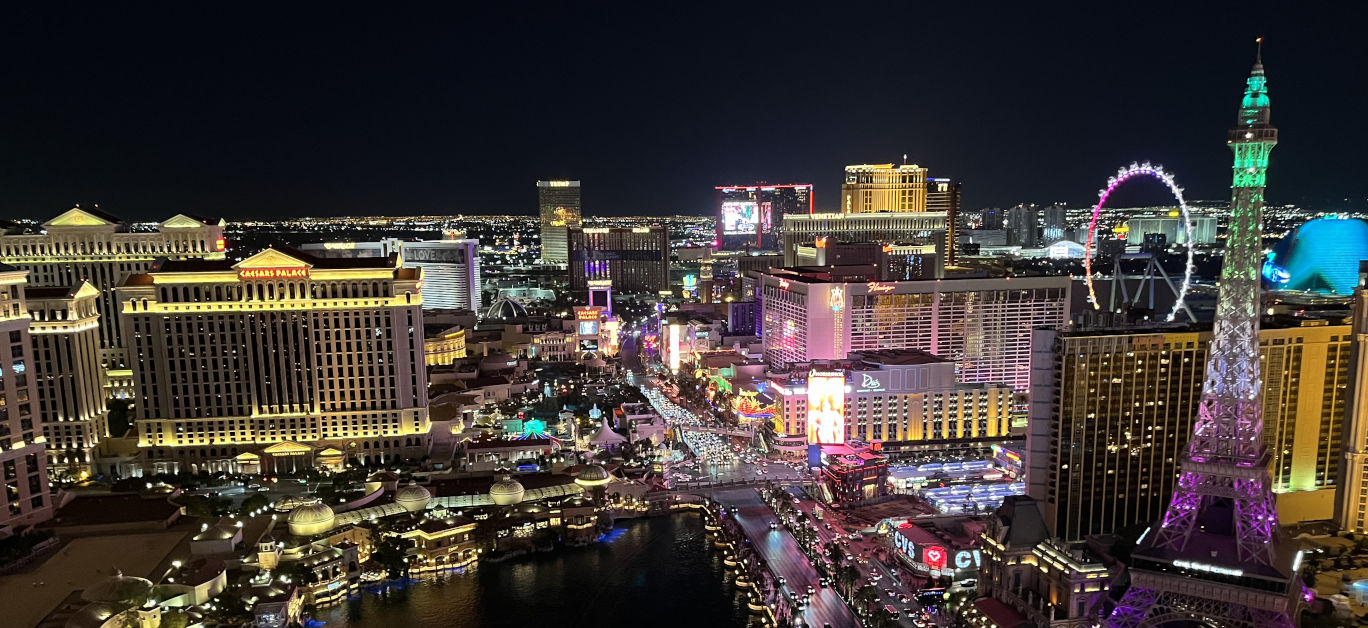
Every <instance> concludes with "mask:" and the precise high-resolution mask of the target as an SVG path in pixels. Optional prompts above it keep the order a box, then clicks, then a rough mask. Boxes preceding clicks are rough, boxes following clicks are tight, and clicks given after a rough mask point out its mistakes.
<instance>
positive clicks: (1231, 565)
mask: <svg viewBox="0 0 1368 628" xmlns="http://www.w3.org/2000/svg"><path fill="white" fill-rule="evenodd" d="M1262 48H1263V44H1262V38H1261V39H1260V42H1259V54H1258V57H1257V60H1256V61H1255V63H1254V69H1253V70H1252V71H1251V72H1250V74H1249V79H1248V80H1246V87H1245V93H1244V100H1243V102H1241V103H1240V117H1239V124H1238V125H1237V126H1236V127H1235V129H1233V130H1231V131H1230V136H1229V141H1228V142H1227V143H1228V144H1230V148H1231V149H1232V150H1234V152H1235V167H1234V180H1233V182H1232V183H1231V191H1232V195H1231V201H1230V223H1229V228H1228V230H1227V238H1226V254H1225V264H1224V266H1223V267H1222V268H1221V286H1220V294H1219V297H1218V298H1217V301H1216V322H1215V327H1214V329H1213V332H1212V340H1211V346H1210V350H1209V352H1208V358H1207V369H1206V381H1205V382H1204V383H1203V385H1202V398H1201V403H1200V405H1199V407H1198V411H1197V412H1198V414H1197V420H1196V421H1194V422H1193V428H1192V439H1191V441H1190V442H1189V444H1188V451H1187V455H1186V456H1185V458H1184V459H1183V460H1182V462H1181V471H1182V475H1181V476H1180V477H1179V480H1178V487H1177V489H1176V490H1175V491H1174V494H1173V501H1172V502H1170V503H1169V507H1168V510H1167V511H1166V512H1165V513H1164V518H1163V519H1162V520H1161V521H1159V522H1157V523H1154V524H1151V525H1150V527H1149V528H1148V529H1146V530H1145V532H1144V534H1142V535H1141V537H1140V541H1139V543H1138V544H1137V546H1136V548H1135V550H1134V551H1133V552H1132V554H1131V555H1132V559H1133V560H1132V563H1131V566H1130V569H1129V571H1128V575H1129V579H1130V587H1129V589H1127V590H1126V593H1125V595H1124V596H1123V597H1122V598H1121V600H1120V601H1119V602H1118V603H1117V605H1116V607H1115V609H1114V610H1113V611H1112V613H1111V615H1110V616H1109V617H1108V618H1107V623H1108V625H1110V626H1113V627H1116V628H1148V627H1151V626H1169V627H1173V626H1206V627H1210V628H1291V627H1292V626H1294V625H1295V623H1296V618H1297V614H1298V613H1299V612H1300V610H1301V608H1302V605H1303V596H1304V593H1305V592H1304V589H1303V587H1302V585H1301V582H1300V579H1299V578H1298V577H1297V570H1298V569H1299V568H1300V566H1301V565H1300V563H1301V553H1300V552H1298V551H1297V550H1296V547H1295V545H1294V544H1293V543H1292V542H1290V541H1289V540H1288V539H1287V538H1286V535H1285V534H1284V533H1283V532H1282V530H1281V529H1280V528H1279V527H1278V510H1277V508H1276V506H1275V505H1274V502H1273V492H1272V490H1270V488H1271V482H1270V480H1269V475H1268V461H1269V454H1268V452H1267V451H1266V448H1265V446H1264V435H1263V395H1262V385H1263V384H1262V378H1261V375H1260V369H1259V314H1260V309H1261V307H1260V299H1259V291H1260V286H1259V269H1260V266H1261V262H1262V257H1263V256H1262V251H1263V244H1262V226H1261V221H1262V218H1263V206H1264V176H1265V173H1266V172H1267V169H1268V155H1269V153H1270V152H1272V150H1273V146H1274V145H1275V144H1277V143H1278V130H1277V129H1276V128H1274V127H1273V125H1271V124H1269V122H1268V91H1267V79H1266V78H1265V77H1264V69H1263V49H1262Z"/></svg>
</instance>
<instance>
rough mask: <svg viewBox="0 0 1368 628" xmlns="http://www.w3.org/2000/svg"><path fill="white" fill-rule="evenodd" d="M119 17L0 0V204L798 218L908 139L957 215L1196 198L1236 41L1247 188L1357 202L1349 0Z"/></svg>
mask: <svg viewBox="0 0 1368 628" xmlns="http://www.w3.org/2000/svg"><path fill="white" fill-rule="evenodd" d="M26 4H32V5H37V4H52V3H26ZM110 4H113V3H110ZM118 4H119V5H120V8H115V7H111V6H99V7H98V8H94V9H80V8H78V7H76V6H74V5H72V6H62V7H60V8H59V9H60V10H57V9H48V8H19V7H6V15H5V18H4V20H3V22H4V26H3V29H2V30H0V51H3V53H4V55H5V61H6V62H5V64H4V68H5V71H4V77H5V82H4V90H3V93H0V114H3V115H0V129H3V130H2V131H0V217H6V218H21V217H49V216H52V215H55V214H56V213H58V212H59V211H60V210H62V209H65V208H66V207H69V206H70V205H71V204H73V203H77V202H81V203H100V204H101V207H102V208H103V209H105V210H106V211H109V212H111V213H114V214H118V215H121V216H124V217H126V218H131V219H161V218H165V217H167V216H169V215H171V214H172V213H174V212H179V211H188V212H193V213H199V214H203V215H210V216H224V217H227V218H229V219H234V218H248V217H267V216H290V215H293V216H303V215H348V214H377V213H379V214H413V213H439V214H452V213H470V214H500V213H502V214H510V213H512V214H531V213H533V212H534V210H535V203H536V192H535V189H534V182H535V181H536V180H537V179H539V178H577V179H582V180H583V181H584V205H585V213H586V215H594V214H601V215H622V214H668V213H677V212H678V213H695V214H697V213H703V212H705V211H707V210H709V209H710V207H711V206H712V205H713V204H714V203H715V192H714V191H713V189H712V188H713V186H714V185H717V184H723V183H748V182H753V181H769V182H772V183H782V182H809V183H813V184H815V185H816V189H817V195H818V197H817V199H818V208H819V209H822V208H835V207H836V205H837V196H838V192H839V185H840V179H841V168H842V166H843V165H845V164H848V163H880V162H889V161H894V162H896V161H901V159H902V155H903V154H904V153H907V154H908V157H909V161H911V162H915V163H919V164H922V165H924V166H927V167H929V168H930V172H931V174H932V176H948V177H954V178H957V179H960V180H962V181H963V182H964V198H965V204H966V206H967V207H969V208H977V207H984V206H1004V205H1011V204H1015V203H1017V202H1040V203H1048V202H1052V201H1065V202H1073V203H1079V204H1082V203H1089V202H1092V201H1094V200H1095V198H1096V191H1097V189H1098V188H1099V187H1100V186H1101V185H1102V184H1103V183H1104V182H1105V179H1106V177H1107V176H1108V175H1109V174H1111V173H1113V172H1114V171H1115V170H1116V168H1117V167H1118V166H1121V165H1124V164H1127V163H1129V162H1131V161H1133V160H1145V159H1149V160H1153V161H1155V162H1158V163H1162V164H1164V165H1165V166H1166V167H1168V168H1169V169H1171V170H1173V171H1174V172H1176V173H1177V175H1178V178H1179V182H1180V184H1182V185H1184V186H1185V187H1187V188H1188V191H1189V197H1190V198H1198V199H1220V198H1224V197H1225V196H1226V194H1227V188H1228V186H1229V177H1230V174H1229V164H1230V156H1229V151H1228V149H1227V148H1226V147H1225V132H1226V130H1227V129H1228V128H1230V127H1231V126H1233V124H1234V122H1235V114H1236V108H1237V106H1238V104H1239V97H1240V94H1241V91H1242V88H1243V81H1244V78H1245V77H1246V75H1247V74H1248V71H1249V67H1250V64H1251V63H1252V62H1253V59H1254V38H1255V36H1257V35H1260V34H1262V35H1264V36H1265V37H1266V45H1265V49H1264V61H1265V65H1266V67H1267V70H1268V75H1269V89H1270V94H1271V97H1272V103H1273V123H1274V124H1275V125H1276V126H1278V127H1279V129H1280V130H1281V134H1282V135H1281V144H1280V145H1279V146H1278V148H1277V149H1276V150H1275V151H1274V153H1273V162H1272V166H1271V169H1270V174H1269V185H1270V187H1269V192H1268V195H1269V198H1270V200H1271V201H1272V202H1301V203H1306V204H1309V205H1311V206H1313V207H1315V208H1317V209H1328V210H1333V209H1345V208H1351V207H1352V208H1362V207H1364V206H1365V197H1368V176H1364V172H1365V168H1368V158H1365V156H1364V155H1365V154H1368V153H1366V152H1365V150H1364V149H1363V148H1362V144H1363V142H1364V134H1365V131H1364V123H1363V120H1364V117H1365V114H1368V63H1365V60H1368V52H1365V51H1366V50H1368V47H1365V44H1364V37H1363V29H1364V28H1365V23H1368V10H1365V9H1364V8H1363V7H1364V6H1365V3H1363V2H1325V3H1321V2H1298V3H1290V2H1289V3H1258V2H1246V3H1230V4H1226V3H1214V2H1212V3H1208V2H1184V3H1176V4H1172V5H1165V4H1160V3H1138V2H1137V3H1106V4H1105V5H1104V4H1102V3H1086V4H1082V3H1081V4H1079V8H1062V7H1059V8H1042V6H1041V5H1044V4H1053V3H1021V2H1014V3H991V2H990V3H984V2H960V3H948V4H946V5H945V6H936V5H932V4H928V3H922V2H896V1H892V2H878V3H830V4H828V5H826V7H827V8H825V9H822V10H820V11H804V10H801V9H800V8H799V6H800V5H798V4H793V3H789V4H776V5H772V6H770V7H768V8H747V9H738V8H735V7H733V6H730V5H726V4H718V5H705V4H693V3H638V4H634V5H624V6H620V7H607V5H597V4H595V5H592V6H590V5H589V4H588V3H586V6H585V7H583V8H576V9H570V8H565V7H564V5H562V8H559V9H548V8H541V7H540V5H534V4H519V3H451V4H449V5H448V7H449V8H447V9H440V11H445V12H429V11H426V10H417V9H411V8H410V9H406V8H403V7H398V6H392V5H390V4H386V3H372V4H369V5H367V7H365V8H361V7H353V8H348V7H347V6H346V5H343V4H318V5H314V6H312V7H303V8H301V7H294V8H282V7H283V6H284V5H285V4H286V3H272V4H262V5H245V4H237V3H229V4H224V3H216V4H205V3H180V4H172V5H165V6H155V5H152V4H150V3H127V6H136V7H137V8H136V9H133V10H131V11H130V10H126V9H123V8H122V7H123V6H125V4H126V3H118ZM210 7H212V9H211V8H210ZM215 9H222V10H227V9H232V10H234V12H233V13H222V12H214V10H215ZM45 10H46V11H52V12H50V13H42V14H39V13H25V11H45ZM1139 187H1143V186H1139ZM1155 187H1156V188H1157V185H1156V186H1155ZM1150 191H1152V190H1143V189H1137V190H1136V191H1133V193H1132V194H1129V195H1127V196H1125V197H1123V198H1121V199H1119V201H1120V202H1123V203H1124V202H1128V201H1129V202H1136V203H1143V202H1147V201H1149V200H1154V199H1157V196H1156V197H1154V199H1151V198H1146V197H1145V194H1146V193H1148V192H1150ZM1346 198H1347V199H1350V200H1349V201H1345V200H1344V199H1346Z"/></svg>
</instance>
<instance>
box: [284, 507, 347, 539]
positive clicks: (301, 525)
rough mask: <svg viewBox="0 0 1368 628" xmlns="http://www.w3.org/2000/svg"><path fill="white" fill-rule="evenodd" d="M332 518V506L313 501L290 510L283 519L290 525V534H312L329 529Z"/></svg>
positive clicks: (331, 524)
mask: <svg viewBox="0 0 1368 628" xmlns="http://www.w3.org/2000/svg"><path fill="white" fill-rule="evenodd" d="M334 519H335V516H334V515H333V509H332V508H329V507H328V505H327V504H324V503H314V504H305V505H303V506H300V507H298V508H295V509H294V510H291V511H290V515H289V516H288V517H286V518H285V521H286V523H288V524H289V526H290V534H293V535H295V536H313V535H315V534H321V533H323V532H327V531H328V530H331V529H332V527H333V521H334Z"/></svg>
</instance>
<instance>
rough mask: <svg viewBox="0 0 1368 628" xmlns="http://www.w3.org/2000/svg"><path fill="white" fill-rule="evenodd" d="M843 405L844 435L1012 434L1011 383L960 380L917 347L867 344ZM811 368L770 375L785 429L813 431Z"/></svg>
mask: <svg viewBox="0 0 1368 628" xmlns="http://www.w3.org/2000/svg"><path fill="white" fill-rule="evenodd" d="M847 366H848V370H847V371H846V372H845V375H844V381H843V386H842V390H843V391H845V392H844V402H843V404H842V406H841V414H842V421H841V424H842V425H843V426H844V433H843V438H842V440H840V441H836V442H844V441H845V440H860V441H882V442H883V443H884V446H885V447H888V446H891V445H894V444H896V443H902V442H925V441H963V440H985V439H996V438H1006V437H1008V436H1009V432H1010V430H1011V412H1012V400H1013V395H1012V390H1011V389H1010V388H1008V387H1006V386H1003V385H995V384H960V383H957V382H956V379H955V365H954V363H953V362H949V361H947V360H942V359H940V358H938V357H936V356H934V355H930V354H928V353H925V352H922V351H915V350H883V351H864V352H859V353H855V354H852V355H851V360H850V362H849V364H847ZM803 375H806V373H803V374H802V375H800V376H794V377H790V376H778V377H775V378H773V379H772V380H771V381H770V385H769V390H770V391H771V392H772V393H773V394H774V404H775V422H776V428H778V431H780V432H782V433H784V434H808V433H809V432H810V431H811V430H810V425H809V422H808V407H809V403H810V400H809V398H810V397H811V394H810V390H809V387H808V382H807V379H806V377H803Z"/></svg>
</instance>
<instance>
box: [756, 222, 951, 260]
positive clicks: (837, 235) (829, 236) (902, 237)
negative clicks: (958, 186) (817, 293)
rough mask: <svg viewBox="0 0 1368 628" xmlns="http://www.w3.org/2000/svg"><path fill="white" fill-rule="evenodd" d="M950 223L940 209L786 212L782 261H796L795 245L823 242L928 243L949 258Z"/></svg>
mask: <svg viewBox="0 0 1368 628" xmlns="http://www.w3.org/2000/svg"><path fill="white" fill-rule="evenodd" d="M949 229H950V226H949V222H948V220H947V216H946V214H944V213H943V212H915V213H909V212H880V213H874V214H836V213H830V214H789V215H786V216H784V224H783V234H782V236H781V237H780V239H781V240H782V244H783V251H784V264H785V265H787V266H794V265H796V264H798V247H800V246H814V245H818V244H819V243H820V244H825V243H826V242H845V243H852V244H854V243H867V242H878V243H883V244H928V245H934V246H935V247H936V252H937V254H938V255H940V256H941V259H942V260H945V259H948V257H947V256H948V246H949V238H948V233H949Z"/></svg>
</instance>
